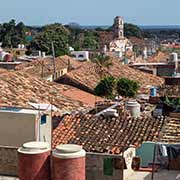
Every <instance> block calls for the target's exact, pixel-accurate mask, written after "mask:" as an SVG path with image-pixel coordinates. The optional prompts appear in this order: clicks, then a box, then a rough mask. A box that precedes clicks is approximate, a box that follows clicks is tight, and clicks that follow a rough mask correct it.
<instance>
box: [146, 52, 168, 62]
mask: <svg viewBox="0 0 180 180" xmlns="http://www.w3.org/2000/svg"><path fill="white" fill-rule="evenodd" d="M168 58H169V53H164V52H158V54H155V55H154V56H152V57H150V58H148V60H147V61H148V62H151V63H152V62H154V63H155V62H157V63H158V62H167V59H168Z"/></svg>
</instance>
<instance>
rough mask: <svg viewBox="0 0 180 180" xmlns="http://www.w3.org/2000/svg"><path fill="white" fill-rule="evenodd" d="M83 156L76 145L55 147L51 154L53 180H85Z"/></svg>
mask: <svg viewBox="0 0 180 180" xmlns="http://www.w3.org/2000/svg"><path fill="white" fill-rule="evenodd" d="M85 155H86V152H85V151H84V150H83V149H82V147H81V146H78V145H73V144H64V145H59V146H57V147H56V149H55V150H54V151H53V153H52V156H53V157H52V163H53V165H52V166H53V180H61V179H66V180H85Z"/></svg>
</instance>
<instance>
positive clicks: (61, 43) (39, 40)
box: [31, 23, 69, 56]
mask: <svg viewBox="0 0 180 180" xmlns="http://www.w3.org/2000/svg"><path fill="white" fill-rule="evenodd" d="M68 38H69V31H68V29H66V28H65V27H64V26H63V25H61V24H59V23H55V24H50V25H46V26H44V27H43V28H42V31H40V33H38V34H37V36H36V37H35V38H34V40H33V42H32V44H31V47H32V48H34V49H37V50H41V51H45V52H46V53H47V54H52V48H51V44H52V42H53V43H54V48H55V55H56V56H61V55H64V54H67V53H68Z"/></svg>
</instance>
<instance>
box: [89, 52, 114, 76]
mask: <svg viewBox="0 0 180 180" xmlns="http://www.w3.org/2000/svg"><path fill="white" fill-rule="evenodd" d="M92 62H94V63H96V69H97V73H98V74H99V75H100V77H101V78H102V77H104V75H105V73H106V69H109V68H110V66H112V61H111V58H110V57H109V56H105V55H103V54H101V55H98V56H96V57H95V58H94V59H93V60H92Z"/></svg>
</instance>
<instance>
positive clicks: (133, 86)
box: [116, 78, 139, 97]
mask: <svg viewBox="0 0 180 180" xmlns="http://www.w3.org/2000/svg"><path fill="white" fill-rule="evenodd" d="M138 89H139V84H138V83H137V82H136V81H133V80H130V79H128V78H120V79H118V80H117V86H116V90H117V93H118V94H119V95H121V96H125V97H134V96H135V95H136V94H137V92H138Z"/></svg>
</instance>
